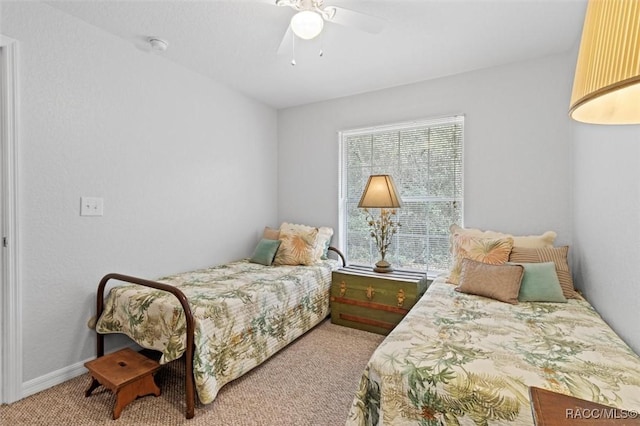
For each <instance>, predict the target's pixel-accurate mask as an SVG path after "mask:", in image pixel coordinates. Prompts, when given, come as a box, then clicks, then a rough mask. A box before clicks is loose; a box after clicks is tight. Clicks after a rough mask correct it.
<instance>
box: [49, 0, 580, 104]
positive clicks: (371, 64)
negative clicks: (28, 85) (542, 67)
mask: <svg viewBox="0 0 640 426" xmlns="http://www.w3.org/2000/svg"><path fill="white" fill-rule="evenodd" d="M274 3H275V0H253V1H251V0H208V1H189V0H187V1H185V0H172V1H167V0H165V1H145V0H139V1H114V0H83V1H57V0H54V1H48V2H47V4H49V5H50V6H52V7H55V8H57V9H59V10H61V11H64V12H66V13H69V14H71V15H74V16H76V17H78V18H80V19H82V20H84V21H86V22H88V23H91V24H93V25H95V26H97V27H100V28H103V29H104V30H106V31H108V32H110V33H112V34H114V35H116V36H118V37H121V38H123V39H125V40H127V41H129V42H131V43H132V45H133V46H135V47H137V48H139V49H142V50H148V45H147V43H146V39H147V37H149V36H158V37H161V38H164V39H166V40H167V41H168V42H169V49H168V50H167V51H166V52H164V53H163V54H162V55H163V56H164V57H165V58H167V59H168V60H171V61H174V62H177V63H179V64H182V65H183V66H185V67H186V68H189V69H191V70H193V71H196V72H198V73H201V74H203V75H206V76H210V77H211V78H212V79H214V80H216V81H218V82H220V83H223V84H226V85H228V86H231V87H233V88H235V89H237V90H239V91H240V92H243V93H245V94H247V95H248V96H250V97H252V98H255V99H258V100H260V101H262V102H264V103H266V104H268V105H272V106H274V107H276V108H286V107H290V106H295V105H301V104H306V103H311V102H316V101H322V100H326V99H332V98H337V97H342V96H348V95H352V94H356V93H362V92H368V91H372V90H377V89H383V88H387V87H393V86H398V85H403V84H408V83H413V82H417V81H422V80H429V79H433V78H438V77H442V76H446V75H452V74H457V73H461V72H465V71H470V70H474V69H480V68H486V67H491V66H496V65H501V64H506V63H511V62H518V61H523V60H527V59H533V58H538V57H543V56H548V55H552V54H556V53H560V52H566V51H568V50H570V49H571V48H572V47H574V46H575V44H576V43H577V42H578V40H579V38H580V34H581V31H582V22H583V18H584V13H585V10H586V0H425V1H394V0H384V1H383V0H378V1H362V0H325V6H328V5H334V6H339V7H343V8H346V9H351V10H354V11H358V12H362V13H366V14H369V15H373V16H377V17H380V18H383V19H384V20H385V21H386V25H385V28H384V30H383V31H382V32H381V33H379V34H375V35H374V34H369V33H366V32H362V31H359V30H357V29H354V28H349V27H344V26H340V25H337V24H333V23H328V24H326V25H325V28H324V31H323V35H322V37H319V38H318V39H315V40H311V41H300V42H297V44H296V55H295V58H296V62H297V65H296V66H295V67H294V66H291V64H290V62H291V54H290V52H289V51H288V50H287V52H286V54H281V55H278V54H277V52H278V47H279V45H280V42H281V40H282V38H283V35H284V33H285V31H286V29H287V27H288V25H289V20H290V19H291V16H292V15H293V14H294V13H295V12H294V10H293V9H291V8H289V7H278V6H275V4H274ZM320 39H322V48H323V51H324V55H323V56H322V57H320V56H319V55H318V51H319V50H320V47H321V46H320Z"/></svg>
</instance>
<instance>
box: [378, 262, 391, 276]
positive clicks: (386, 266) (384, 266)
mask: <svg viewBox="0 0 640 426" xmlns="http://www.w3.org/2000/svg"><path fill="white" fill-rule="evenodd" d="M373 271H374V272H382V273H383V274H384V273H387V272H393V268H392V267H391V264H390V263H389V262H387V261H386V260H379V261H378V262H376V266H375V267H374V268H373Z"/></svg>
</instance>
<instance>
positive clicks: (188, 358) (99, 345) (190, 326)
mask: <svg viewBox="0 0 640 426" xmlns="http://www.w3.org/2000/svg"><path fill="white" fill-rule="evenodd" d="M110 280H117V281H123V282H128V283H131V284H138V285H141V286H145V287H151V288H155V289H158V290H164V291H168V292H169V293H171V294H173V295H174V296H175V297H176V298H177V299H178V301H179V302H180V305H182V309H183V310H184V316H185V321H186V325H187V343H186V352H185V363H186V368H185V402H186V412H185V416H186V418H187V419H191V418H193V416H194V415H195V395H196V394H195V383H194V378H193V350H194V347H193V339H194V336H193V333H194V327H195V321H194V319H193V313H192V312H191V307H190V306H189V302H188V301H187V297H186V296H185V295H184V293H182V291H180V290H179V289H177V288H176V287H173V286H171V285H167V284H162V283H159V282H156V281H150V280H145V279H142V278H137V277H132V276H129V275H122V274H107V275H105V276H104V277H103V278H102V280H100V284H98V292H97V295H96V319H99V318H100V316H101V315H102V311H103V310H104V290H105V287H106V285H107V282H109V281H110ZM103 355H104V334H100V333H98V332H97V331H96V357H98V358H99V357H101V356H103Z"/></svg>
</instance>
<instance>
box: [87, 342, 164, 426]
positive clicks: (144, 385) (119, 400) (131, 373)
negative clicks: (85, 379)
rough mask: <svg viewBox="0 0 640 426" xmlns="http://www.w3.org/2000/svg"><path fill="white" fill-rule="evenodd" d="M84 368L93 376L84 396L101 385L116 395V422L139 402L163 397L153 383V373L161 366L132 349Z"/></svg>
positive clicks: (109, 356)
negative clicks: (130, 404) (146, 397)
mask: <svg viewBox="0 0 640 426" xmlns="http://www.w3.org/2000/svg"><path fill="white" fill-rule="evenodd" d="M84 366H85V367H87V369H88V370H89V373H91V384H90V385H89V388H88V389H87V391H86V392H85V394H84V396H85V397H88V396H90V395H91V392H93V390H94V389H96V388H97V387H98V386H100V385H102V386H104V387H105V388H107V389H110V390H111V391H112V392H113V393H114V394H115V395H116V404H115V407H114V408H113V419H114V420H116V419H117V418H118V417H120V413H121V412H122V409H123V408H124V407H126V406H127V405H128V404H129V403H130V402H132V401H133V400H135V399H136V398H138V397H141V396H146V395H155V396H160V388H159V387H158V386H157V385H156V383H155V381H154V380H153V373H155V372H156V371H157V370H158V369H159V368H160V364H158V363H157V362H156V361H154V360H152V359H149V358H147V357H146V356H144V355H142V354H140V353H138V352H135V351H133V350H131V349H129V348H125V349H122V350H119V351H117V352H114V353H111V354H108V355H105V356H102V357H100V358H96V359H94V360H92V361H88V362H86V363H85V364H84Z"/></svg>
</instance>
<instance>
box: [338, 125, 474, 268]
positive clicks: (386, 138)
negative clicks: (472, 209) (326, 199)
mask: <svg viewBox="0 0 640 426" xmlns="http://www.w3.org/2000/svg"><path fill="white" fill-rule="evenodd" d="M463 130H464V116H453V117H446V118H440V119H433V120H425V121H420V122H411V123H403V124H396V125H392V126H382V127H375V128H369V129H358V130H350V131H345V132H341V133H340V143H341V162H342V165H341V169H342V175H341V194H340V195H341V198H340V207H341V208H340V225H341V237H342V248H343V250H344V251H345V254H346V256H347V259H348V261H349V263H352V264H361V265H372V264H374V263H375V262H376V261H378V260H379V254H378V252H377V249H376V246H375V244H374V242H373V239H372V238H371V237H370V233H369V228H368V225H367V222H366V220H365V213H364V212H363V210H362V209H359V208H358V202H359V201H360V197H361V196H362V191H363V190H364V187H365V185H366V182H367V179H368V178H369V176H370V175H372V174H390V175H391V176H393V179H394V181H395V183H396V186H397V188H398V191H400V197H401V198H402V203H403V207H402V208H400V209H399V210H398V219H399V221H400V223H401V225H402V226H401V227H400V230H399V232H398V233H397V234H396V235H395V236H394V241H393V243H392V245H391V247H390V248H389V252H388V253H387V257H386V259H387V260H388V261H389V262H390V263H391V264H392V265H393V266H394V268H396V269H415V270H421V271H426V272H430V273H437V272H440V271H445V270H447V269H448V267H449V256H450V254H449V226H450V225H451V224H452V223H458V224H462V202H463V177H462V158H463V133H464V132H463ZM370 210H372V213H373V214H374V215H378V214H379V211H375V210H377V209H370Z"/></svg>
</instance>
